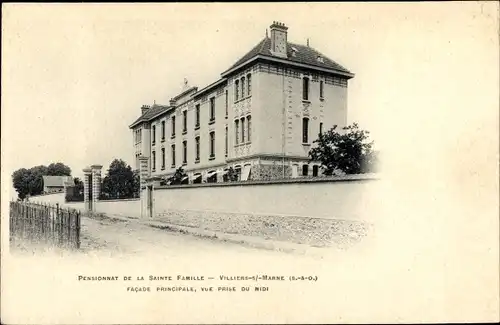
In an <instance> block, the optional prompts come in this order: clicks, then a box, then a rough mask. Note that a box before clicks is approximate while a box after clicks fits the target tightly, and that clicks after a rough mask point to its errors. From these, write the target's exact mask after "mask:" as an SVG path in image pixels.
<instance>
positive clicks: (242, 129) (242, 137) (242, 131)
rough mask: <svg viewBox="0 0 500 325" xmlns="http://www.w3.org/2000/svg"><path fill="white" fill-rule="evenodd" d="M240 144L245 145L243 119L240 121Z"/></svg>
mask: <svg viewBox="0 0 500 325" xmlns="http://www.w3.org/2000/svg"><path fill="white" fill-rule="evenodd" d="M241 143H245V118H244V117H243V118H242V119H241Z"/></svg>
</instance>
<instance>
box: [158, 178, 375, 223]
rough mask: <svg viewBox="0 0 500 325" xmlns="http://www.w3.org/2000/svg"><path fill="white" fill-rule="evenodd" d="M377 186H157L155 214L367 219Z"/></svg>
mask: <svg viewBox="0 0 500 325" xmlns="http://www.w3.org/2000/svg"><path fill="white" fill-rule="evenodd" d="M377 186H378V181H377V178H376V177H375V176H374V175H355V176H347V177H331V178H310V179H291V180H285V181H283V180H282V181H255V182H241V183H216V184H192V185H184V186H161V187H157V188H155V190H154V210H155V214H156V215H159V214H162V213H164V212H166V211H169V210H190V211H212V212H224V213H239V214H258V215H286V216H303V217H320V218H327V219H350V220H355V219H361V220H369V218H370V212H371V211H370V210H372V209H374V208H375V206H376V205H377V204H378V203H379V202H378V199H377V195H376V193H377V190H376V189H377Z"/></svg>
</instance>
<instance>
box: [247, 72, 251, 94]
mask: <svg viewBox="0 0 500 325" xmlns="http://www.w3.org/2000/svg"><path fill="white" fill-rule="evenodd" d="M247 87H248V96H250V95H251V94H252V75H251V74H248V75H247Z"/></svg>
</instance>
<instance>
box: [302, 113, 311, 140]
mask: <svg viewBox="0 0 500 325" xmlns="http://www.w3.org/2000/svg"><path fill="white" fill-rule="evenodd" d="M302 143H309V119H308V118H307V117H304V118H303V119H302Z"/></svg>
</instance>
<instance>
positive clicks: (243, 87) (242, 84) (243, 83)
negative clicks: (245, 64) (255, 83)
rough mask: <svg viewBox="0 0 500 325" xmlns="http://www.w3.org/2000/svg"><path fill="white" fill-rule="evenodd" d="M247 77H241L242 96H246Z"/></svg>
mask: <svg viewBox="0 0 500 325" xmlns="http://www.w3.org/2000/svg"><path fill="white" fill-rule="evenodd" d="M245 90H246V89H245V77H243V78H241V98H245Z"/></svg>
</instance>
